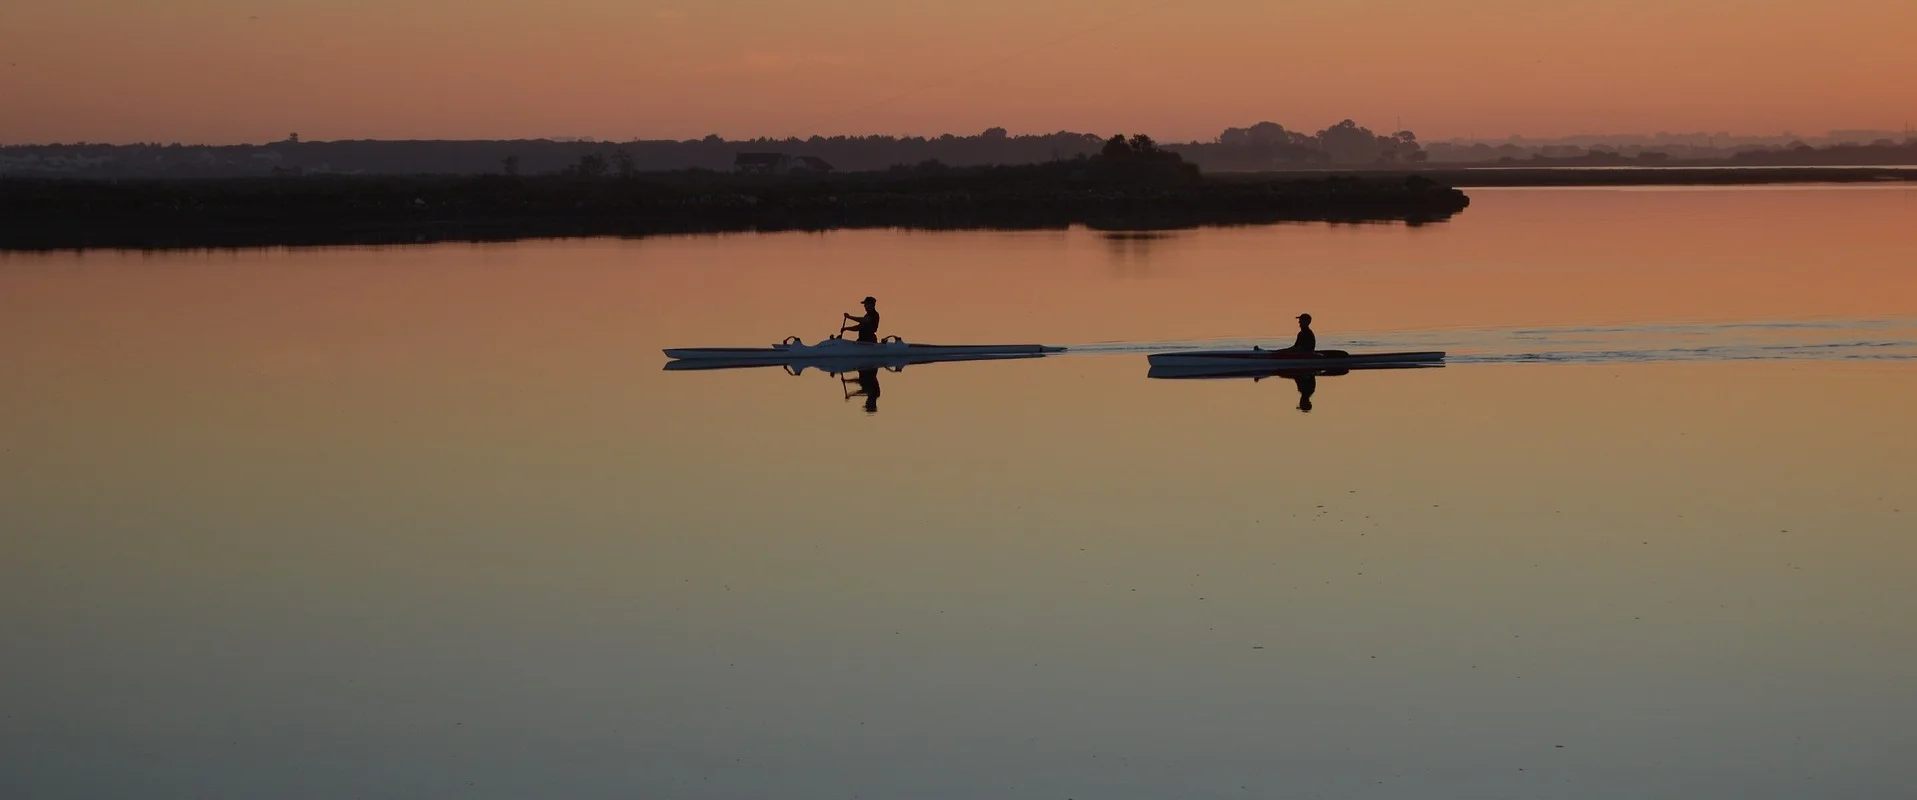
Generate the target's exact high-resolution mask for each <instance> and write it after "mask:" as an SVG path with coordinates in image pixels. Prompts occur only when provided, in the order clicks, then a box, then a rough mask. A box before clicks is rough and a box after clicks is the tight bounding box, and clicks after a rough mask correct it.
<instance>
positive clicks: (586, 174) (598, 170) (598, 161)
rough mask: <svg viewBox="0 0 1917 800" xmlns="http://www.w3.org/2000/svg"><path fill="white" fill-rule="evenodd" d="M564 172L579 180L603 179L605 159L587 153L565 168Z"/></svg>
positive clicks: (598, 155)
mask: <svg viewBox="0 0 1917 800" xmlns="http://www.w3.org/2000/svg"><path fill="white" fill-rule="evenodd" d="M566 172H567V173H568V174H571V175H575V176H577V177H581V178H603V177H605V175H606V157H605V156H602V155H600V154H598V153H587V154H585V155H583V156H580V157H579V162H578V163H576V164H573V165H572V166H571V167H569V168H567V170H566Z"/></svg>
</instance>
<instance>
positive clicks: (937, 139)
mask: <svg viewBox="0 0 1917 800" xmlns="http://www.w3.org/2000/svg"><path fill="white" fill-rule="evenodd" d="M1109 141H1110V138H1109V137H1106V136H1101V135H1099V134H1092V133H1074V132H1071V131H1059V132H1057V133H1047V134H1033V135H1022V136H1014V135H1011V134H1009V133H1007V132H1006V130H1005V129H1004V128H990V129H988V130H985V131H984V132H982V133H979V134H977V135H973V136H955V135H952V134H946V135H943V136H831V137H826V136H812V137H808V138H799V137H789V138H784V139H772V138H759V139H746V140H728V139H722V138H720V137H718V136H716V135H714V136H707V137H705V138H702V139H689V140H685V141H672V140H640V141H630V142H618V143H614V142H560V141H550V140H543V139H540V140H504V141H439V140H407V141H376V140H346V141H332V142H317V141H310V140H301V139H299V138H297V137H296V136H289V137H288V138H287V139H286V140H283V141H279V142H273V143H270V144H263V145H232V146H200V145H180V144H171V145H161V144H157V143H154V144H135V145H108V144H88V143H78V144H55V145H26V146H14V147H0V174H12V175H25V176H71V177H102V178H111V177H153V178H169V177H173V178H189V177H191V178H213V177H241V176H263V175H282V176H294V175H306V174H345V175H352V174H375V175H406V174H466V175H474V174H511V175H552V174H562V173H563V174H573V175H581V176H600V177H603V176H616V175H621V174H626V175H630V174H636V173H640V172H658V171H669V170H680V169H709V170H721V171H725V170H731V169H732V168H733V163H734V159H735V158H736V157H738V155H739V154H741V153H783V154H787V155H793V156H811V157H815V158H819V159H823V160H824V161H826V162H828V163H829V164H831V165H832V167H833V168H834V169H836V170H838V171H842V172H863V171H874V170H885V169H889V168H891V167H894V166H898V165H917V164H921V163H925V162H929V161H936V162H938V163H940V164H944V165H947V166H951V167H971V166H990V165H1011V164H1039V163H1045V162H1049V161H1066V160H1071V159H1075V158H1078V157H1081V156H1093V155H1098V154H1100V153H1102V152H1104V150H1105V149H1106V147H1107V145H1108V143H1109ZM1125 141H1126V143H1127V145H1128V146H1131V145H1134V144H1137V143H1139V141H1140V137H1138V136H1134V137H1132V138H1127V139H1125ZM1142 141H1143V142H1145V143H1150V150H1151V152H1156V153H1164V154H1170V155H1177V156H1179V157H1180V158H1182V159H1184V161H1185V162H1186V163H1188V164H1192V165H1195V166H1197V167H1199V168H1203V169H1207V170H1231V169H1273V168H1282V167H1284V166H1287V165H1298V164H1318V165H1335V166H1353V167H1356V166H1369V165H1381V164H1383V165H1389V164H1408V163H1416V162H1417V161H1418V160H1420V151H1419V148H1418V145H1417V138H1416V137H1415V136H1414V135H1412V134H1411V132H1409V131H1401V132H1399V133H1397V134H1393V135H1390V136H1380V135H1376V134H1373V133H1372V132H1371V131H1369V130H1366V129H1365V128H1362V127H1359V126H1358V125H1356V124H1355V123H1353V122H1351V121H1350V120H1346V121H1344V122H1341V123H1339V124H1337V125H1334V126H1331V127H1330V128H1327V129H1325V130H1322V131H1319V132H1318V133H1315V134H1304V133H1297V132H1293V131H1288V130H1286V129H1285V128H1284V127H1282V126H1280V125H1277V124H1276V123H1271V122H1262V123H1259V124H1257V125H1253V126H1251V127H1250V128H1233V129H1230V130H1227V131H1225V132H1224V133H1223V134H1221V135H1220V136H1219V137H1218V138H1217V139H1216V140H1214V141H1210V142H1187V143H1182V144H1159V143H1157V142H1154V141H1152V140H1151V139H1150V138H1149V137H1143V138H1142ZM1148 158H1149V156H1141V159H1140V160H1145V159H1148Z"/></svg>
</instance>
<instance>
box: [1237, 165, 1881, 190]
mask: <svg viewBox="0 0 1917 800" xmlns="http://www.w3.org/2000/svg"><path fill="white" fill-rule="evenodd" d="M1323 174H1325V173H1323V172H1312V171H1307V170H1283V171H1271V172H1232V173H1212V177H1214V178H1216V179H1219V180H1296V179H1301V178H1307V177H1310V176H1313V175H1323ZM1343 174H1359V175H1366V176H1374V175H1375V176H1380V177H1384V176H1391V177H1397V176H1407V175H1419V176H1423V177H1425V178H1429V179H1431V180H1433V181H1436V182H1438V183H1441V184H1444V185H1446V186H1455V187H1457V188H1459V189H1482V188H1493V187H1498V188H1503V187H1529V186H1535V187H1553V186H1749V185H1761V184H1787V183H1910V182H1917V167H1820V166H1797V167H1728V166H1715V167H1689V166H1671V167H1662V166H1660V167H1578V166H1561V167H1523V166H1509V167H1506V166H1496V167H1493V166H1484V167H1458V168H1452V167H1425V168H1420V169H1415V170H1384V171H1380V172H1376V173H1369V172H1361V173H1343Z"/></svg>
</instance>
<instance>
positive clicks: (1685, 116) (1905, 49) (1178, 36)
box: [0, 0, 1917, 144]
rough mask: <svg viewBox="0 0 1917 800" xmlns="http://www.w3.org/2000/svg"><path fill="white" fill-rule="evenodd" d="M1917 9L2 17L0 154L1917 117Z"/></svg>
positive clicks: (1444, 133)
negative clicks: (194, 146) (157, 145)
mask: <svg viewBox="0 0 1917 800" xmlns="http://www.w3.org/2000/svg"><path fill="white" fill-rule="evenodd" d="M1913 30H1917V2H1912V0H1823V2H1808V0H1735V1H1734V2H1733V1H1732V0H1684V1H1683V2H1672V0H1599V1H1598V2H1582V3H1562V2H1556V3H1551V2H1541V1H1540V0H1458V1H1457V2H1450V3H1434V2H1430V1H1429V0H1345V1H1344V2H1337V3H1331V2H1315V3H1303V2H1288V3H1274V2H1268V1H1267V0H1169V1H1168V0H1102V1H1098V0H808V1H806V2H792V1H785V2H779V1H775V0H544V1H543V2H537V3H535V2H525V1H522V0H329V1H327V2H321V1H320V0H8V2H5V3H0V143H13V144H17V143H32V142H53V141H80V140H86V141H104V142H132V141H160V142H173V141H179V142H188V143H194V142H205V143H233V142H260V141H270V140H277V139H281V138H284V137H285V136H286V135H287V134H288V133H290V132H294V131H297V132H299V133H300V135H301V136H302V138H305V139H309V140H322V139H352V138H383V139H394V138H458V139H478V138H536V137H560V136H579V137H594V138H605V139H620V140H623V139H631V138H692V137H698V136H703V135H706V134H709V133H717V134H720V135H722V136H726V137H728V138H745V137H753V136H761V135H765V136H788V135H809V134H813V133H819V134H826V135H831V134H841V133H843V134H859V133H892V134H937V133H944V132H956V133H975V132H977V131H979V130H983V129H985V128H987V127H992V126H1003V127H1006V128H1008V129H1010V130H1011V131H1013V132H1014V133H1028V132H1031V133H1036V132H1050V131H1055V130H1061V129H1064V130H1074V131H1093V132H1117V131H1128V132H1129V131H1138V132H1145V133H1149V134H1151V135H1153V136H1156V137H1158V138H1160V139H1167V140H1189V139H1209V138H1211V137H1213V136H1215V135H1216V134H1217V133H1218V131H1219V130H1221V129H1223V128H1225V127H1227V126H1233V125H1246V124H1250V123H1252V122H1256V121H1259V120H1265V119H1269V120H1272V121H1275V122H1279V123H1281V124H1284V125H1286V126H1287V127H1293V128H1300V129H1307V130H1315V129H1318V128H1322V127H1324V126H1326V125H1329V124H1331V123H1333V122H1336V121H1338V120H1339V119H1343V118H1346V117H1350V118H1353V119H1356V120H1357V121H1358V122H1360V123H1361V124H1365V125H1368V126H1371V127H1374V128H1380V129H1383V128H1390V127H1392V126H1394V125H1397V124H1400V121H1402V125H1403V126H1404V127H1406V128H1410V129H1412V130H1414V131H1417V132H1418V134H1419V135H1420V136H1421V137H1423V138H1425V139H1427V140H1431V139H1442V138H1450V137H1456V136H1474V137H1485V138H1490V137H1502V136H1506V135H1509V134H1514V133H1516V134H1525V135H1531V136H1556V135H1567V134H1575V133H1607V134H1611V133H1635V132H1655V131H1659V130H1668V131H1731V132H1736V133H1749V134H1773V133H1781V132H1784V131H1791V132H1795V133H1800V134H1820V133H1822V132H1824V131H1826V130H1830V129H1856V128H1876V129H1899V128H1901V127H1902V126H1903V125H1904V124H1905V122H1906V121H1917V57H1914V56H1913V55H1912V54H1911V51H1910V49H1909V38H1908V37H1909V33H1910V32H1911V31H1913Z"/></svg>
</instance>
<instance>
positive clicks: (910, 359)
mask: <svg viewBox="0 0 1917 800" xmlns="http://www.w3.org/2000/svg"><path fill="white" fill-rule="evenodd" d="M1045 355H1046V354H1045V353H993V354H970V355H928V356H910V355H895V356H870V357H866V358H858V357H853V356H841V357H832V358H797V359H794V358H765V359H723V360H721V359H711V360H698V359H686V360H673V361H667V362H666V366H665V368H666V370H667V371H668V372H688V371H696V372H703V371H707V370H717V369H759V368H764V367H779V368H780V369H781V370H783V371H784V372H785V373H786V374H787V375H803V374H805V371H806V370H808V369H816V370H818V371H820V372H823V373H825V374H827V375H831V376H833V377H836V378H838V379H839V386H840V388H841V389H843V390H844V391H845V399H847V400H851V399H852V398H854V397H862V398H865V411H866V413H868V414H877V413H878V412H879V391H880V387H879V373H880V372H881V371H886V372H904V371H905V368H906V367H909V366H912V365H915V364H944V363H951V362H958V361H1005V360H1009V359H1025V358H1044V357H1045Z"/></svg>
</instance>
